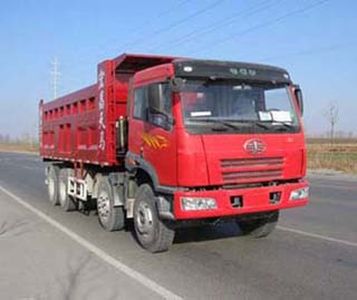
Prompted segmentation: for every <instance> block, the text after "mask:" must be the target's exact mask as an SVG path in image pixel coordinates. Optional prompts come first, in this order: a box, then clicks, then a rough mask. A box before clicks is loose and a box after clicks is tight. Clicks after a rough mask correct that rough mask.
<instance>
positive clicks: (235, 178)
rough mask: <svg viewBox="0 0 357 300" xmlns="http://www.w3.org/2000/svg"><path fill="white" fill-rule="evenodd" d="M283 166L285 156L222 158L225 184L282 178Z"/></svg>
mask: <svg viewBox="0 0 357 300" xmlns="http://www.w3.org/2000/svg"><path fill="white" fill-rule="evenodd" d="M283 166H284V158H283V157H257V158H240V159H222V160H221V171H222V179H223V182H224V183H225V184H227V183H234V182H237V183H239V182H257V181H269V180H272V179H280V178H281V177H282V176H283Z"/></svg>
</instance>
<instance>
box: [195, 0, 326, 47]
mask: <svg viewBox="0 0 357 300" xmlns="http://www.w3.org/2000/svg"><path fill="white" fill-rule="evenodd" d="M328 1H329V0H321V1H317V2H314V3H313V4H311V5H306V6H303V7H301V8H299V9H296V10H293V11H290V12H288V13H286V14H284V15H282V16H280V17H277V18H275V19H271V20H269V21H266V22H263V23H260V24H258V25H255V26H252V27H249V28H247V29H245V30H243V31H241V32H240V33H234V34H232V35H229V36H228V37H226V38H223V39H220V40H217V41H213V42H211V43H210V45H211V44H212V45H213V47H216V46H217V45H220V44H223V43H225V42H227V41H229V40H231V39H233V38H235V37H238V38H239V37H242V36H243V35H246V34H249V33H251V32H253V31H255V30H257V29H260V28H263V27H266V26H269V25H273V24H276V23H280V22H281V21H283V20H284V19H287V18H288V17H292V16H294V15H297V14H301V13H304V12H306V11H309V10H311V9H314V8H316V7H318V6H321V5H322V4H324V3H326V2H328ZM211 48H212V47H208V46H206V47H204V48H203V47H202V48H200V49H198V50H196V51H193V52H191V53H202V52H205V51H207V50H209V49H211Z"/></svg>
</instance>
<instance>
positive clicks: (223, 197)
mask: <svg viewBox="0 0 357 300" xmlns="http://www.w3.org/2000/svg"><path fill="white" fill-rule="evenodd" d="M307 186H308V183H307V182H306V181H303V182H300V183H291V184H284V185H280V186H274V187H261V188H245V189H235V190H234V189H232V190H223V189H221V190H214V191H197V192H176V193H175V197H174V215H175V218H176V219H178V220H183V219H202V218H214V217H223V216H236V215H237V216H238V215H242V214H248V213H256V212H263V211H272V210H280V209H286V208H293V207H299V206H304V205H306V204H307V202H308V199H302V200H289V197H290V193H291V191H293V190H295V189H299V188H303V187H307ZM271 192H281V193H282V194H281V200H280V202H279V203H277V204H270V203H269V194H270V193H271ZM232 196H242V198H243V206H242V207H239V208H235V207H232V204H231V202H230V198H231V197H232ZM181 197H210V198H214V199H215V200H216V202H217V209H212V210H200V211H185V210H183V208H182V206H181Z"/></svg>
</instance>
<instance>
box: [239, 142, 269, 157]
mask: <svg viewBox="0 0 357 300" xmlns="http://www.w3.org/2000/svg"><path fill="white" fill-rule="evenodd" d="M243 148H244V150H245V151H246V152H248V153H250V154H254V155H255V154H260V153H263V152H265V150H266V145H265V143H264V142H263V141H261V140H257V139H252V140H248V141H246V142H245V143H244V146H243Z"/></svg>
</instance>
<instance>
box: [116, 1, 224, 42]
mask: <svg viewBox="0 0 357 300" xmlns="http://www.w3.org/2000/svg"><path fill="white" fill-rule="evenodd" d="M224 1H225V0H217V1H214V2H213V3H211V4H209V5H208V6H205V7H203V8H202V9H199V10H197V11H195V12H194V13H192V14H190V15H188V16H186V17H184V18H182V19H179V20H177V21H175V22H173V23H171V24H169V25H166V26H165V27H162V28H159V29H157V30H155V31H154V32H152V33H151V34H150V35H151V36H156V35H159V34H162V33H164V32H167V31H170V30H172V29H174V28H176V27H178V26H180V25H182V24H184V23H186V22H187V21H190V20H191V19H193V18H195V17H198V16H200V15H203V14H204V13H206V12H207V11H210V10H212V9H213V8H215V7H217V6H218V5H220V4H222V3H223V2H224ZM142 41H147V36H145V37H140V38H138V39H136V40H134V41H132V42H130V43H127V44H125V45H124V46H123V47H127V46H130V45H133V44H137V43H141V42H142Z"/></svg>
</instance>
